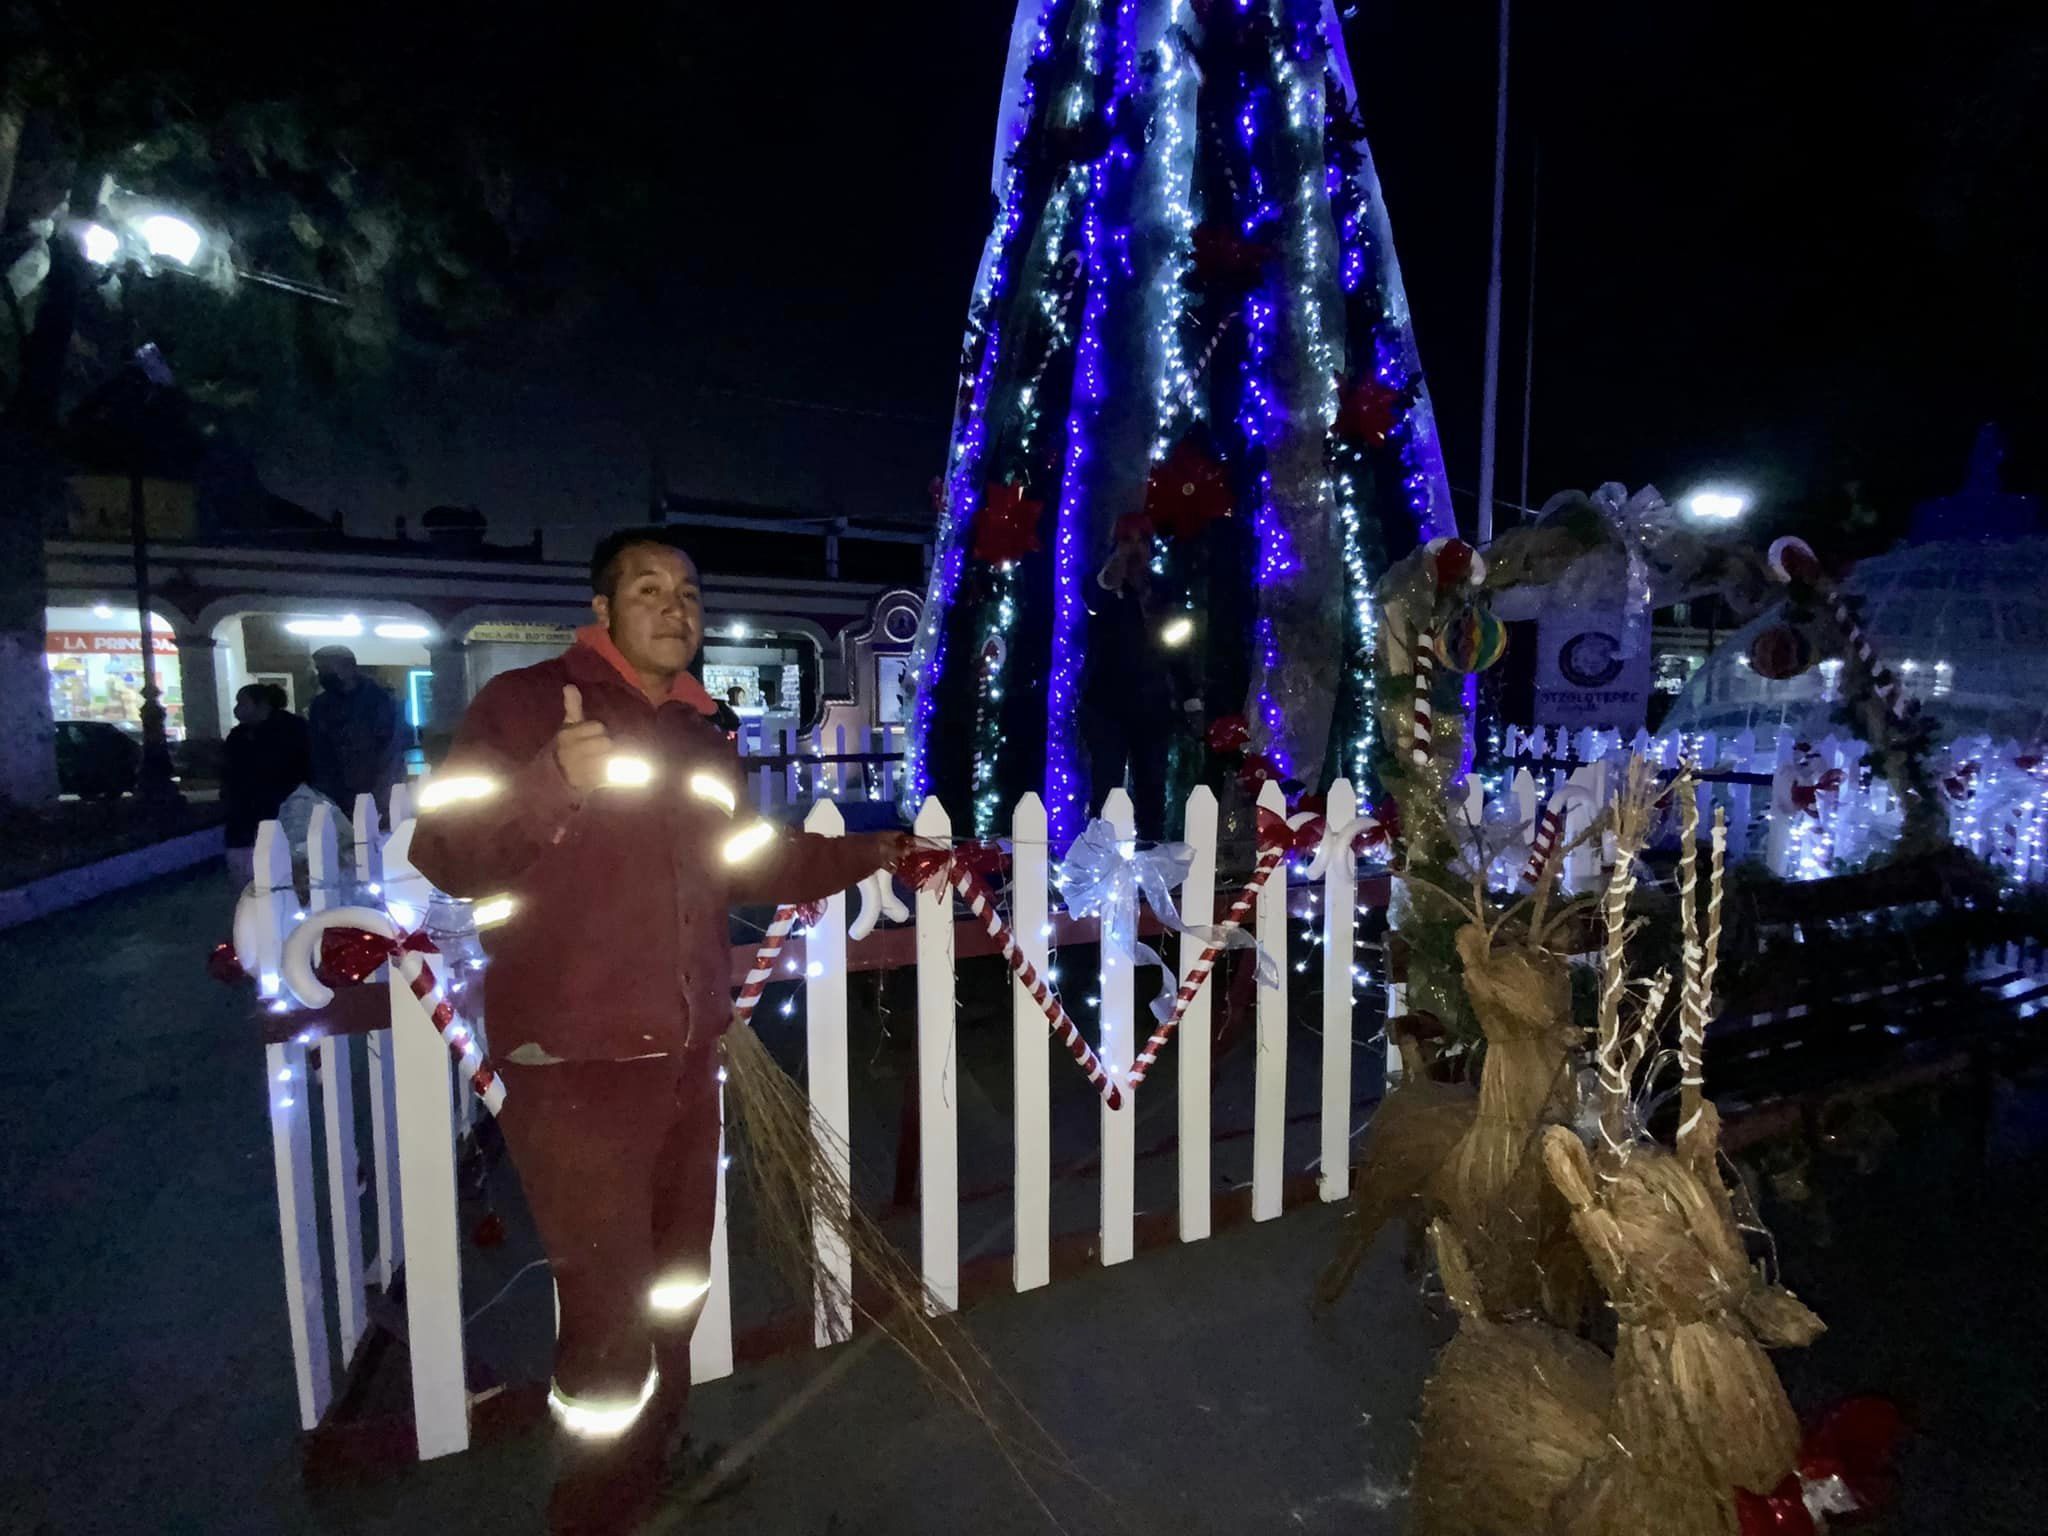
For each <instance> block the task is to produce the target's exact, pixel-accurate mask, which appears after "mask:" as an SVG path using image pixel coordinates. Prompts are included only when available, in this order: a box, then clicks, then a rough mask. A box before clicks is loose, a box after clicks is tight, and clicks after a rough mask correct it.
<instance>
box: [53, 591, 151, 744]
mask: <svg viewBox="0 0 2048 1536" xmlns="http://www.w3.org/2000/svg"><path fill="white" fill-rule="evenodd" d="M44 624H45V626H46V628H45V639H44V643H43V657H44V661H45V662H46V663H47V665H48V667H49V669H50V714H51V716H52V717H53V718H55V719H58V720H103V721H106V722H108V723H110V724H113V725H120V726H128V727H133V728H134V729H135V730H137V731H139V730H141V728H142V682H143V679H142V635H141V626H140V625H139V624H137V623H136V616H135V610H134V609H133V608H129V609H125V610H123V609H119V608H113V607H110V606H108V605H106V604H98V605H95V606H93V607H90V608H50V609H48V610H46V611H45V614H44ZM150 629H151V635H150V650H151V652H152V653H153V655H152V658H151V659H152V660H153V661H154V662H155V663H156V684H157V687H158V688H159V689H161V690H162V694H163V705H164V730H165V732H166V734H167V735H168V736H169V737H170V739H171V740H172V741H181V740H183V739H184V736H185V694H184V687H183V677H182V669H181V668H180V667H179V665H178V643H177V639H176V635H175V631H174V630H173V628H172V626H171V623H170V621H169V620H167V619H165V618H163V617H162V616H161V615H159V614H152V615H151V616H150Z"/></svg>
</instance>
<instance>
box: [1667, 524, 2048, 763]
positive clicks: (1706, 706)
mask: <svg viewBox="0 0 2048 1536" xmlns="http://www.w3.org/2000/svg"><path fill="white" fill-rule="evenodd" d="M1843 586H1844V587H1845V588H1846V589H1847V590H1848V591H1849V592H1851V593H1853V594H1855V595H1856V596H1858V597H1860V598H1862V599H1863V603H1864V608H1863V619H1864V625H1865V628H1866V629H1867V630H1868V631H1869V633H1870V636H1871V639H1872V641H1873V643H1874V644H1875V645H1876V646H1877V648H1878V650H1879V652H1880V654H1882V655H1883V656H1884V658H1885V659H1886V660H1887V661H1889V662H1891V664H1892V665H1893V666H1894V667H1895V668H1896V669H1897V670H1898V672H1899V673H1900V675H1901V676H1902V678H1903V679H1904V681H1905V683H1906V686H1907V688H1908V689H1910V690H1911V691H1912V693H1913V694H1914V695H1915V696H1916V697H1917V698H1919V699H1920V700H1921V702H1922V704H1923V705H1924V706H1925V707H1926V709H1927V711H1928V712H1929V713H1930V714H1931V715H1933V716H1934V717H1935V719H1936V721H1937V722H1938V725H1939V737H1940V739H1942V740H1944V741H1954V740H1957V739H1959V738H1962V737H1978V736H1985V737H1989V738H1991V739H1992V740H1993V741H2018V742H2022V743H2026V742H2034V741H2038V740H2041V739H2043V738H2044V737H2048V692H2044V690H2043V689H2042V686H2041V681H2042V679H2043V678H2044V677H2048V538H2041V537H2030V538H2022V539H2013V540H2009V541H2005V542H2000V543H1997V544H1985V543H1982V542H1976V541H1971V542H1967V543H1963V542H1953V541H1951V542H1943V543H1932V544H1909V545H1907V546H1905V547H1903V548H1900V549H1897V550H1894V551H1892V552H1891V553H1890V554H1885V555H1879V556H1875V557H1873V558H1872V559H1869V560H1865V561H1863V562H1861V563H1860V564H1858V565H1857V566H1856V568H1855V569H1854V570H1853V571H1851V572H1850V573H1849V575H1848V577H1847V578H1846V579H1845V581H1844V582H1843ZM1784 617H1785V615H1784V609H1783V607H1782V606H1780V607H1777V608H1773V609H1772V610H1770V611H1768V612H1766V613H1763V614H1760V615H1758V616H1757V618H1756V619H1754V620H1752V621H1751V622H1750V623H1749V624H1748V625H1747V626H1745V627H1744V628H1742V629H1740V630H1738V631H1736V632H1735V633H1734V634H1733V635H1731V636H1729V637H1728V638H1727V639H1726V640H1725V641H1723V642H1722V644H1721V645H1720V646H1719V648H1718V649H1716V651H1715V652H1714V654H1713V655H1712V656H1711V657H1709V658H1708V660H1707V662H1706V664H1705V665H1704V666H1702V667H1701V668H1700V669H1699V671H1697V672H1695V673H1694V674H1693V676H1692V679H1691V680H1690V681H1689V682H1688V683H1687V684H1686V687H1685V691H1684V692H1683V693H1682V694H1680V695H1679V698H1678V702H1677V703H1676V704H1675V705H1674V706H1673V707H1672V710H1671V714H1670V717H1669V719H1668V721H1667V722H1666V723H1667V727H1668V728H1669V729H1671V730H1675V731H1686V732H1695V731H1714V732H1716V733H1720V734H1723V735H1726V734H1729V733H1739V732H1741V731H1744V730H1755V731H1757V732H1758V733H1759V734H1762V733H1764V732H1766V731H1768V730H1770V729H1772V728H1774V727H1776V726H1779V725H1781V724H1782V725H1786V726H1789V727H1790V728H1791V729H1792V730H1793V731H1794V732H1795V733H1797V734H1799V735H1801V736H1805V737H1808V738H1818V737H1820V736H1824V735H1826V734H1827V733H1828V732H1830V731H1835V732H1837V733H1839V732H1840V731H1841V729H1842V727H1841V725H1840V724H1839V722H1838V721H1837V720H1836V718H1835V711H1836V708H1837V706H1838V705H1839V704H1840V702H1841V684H1840V678H1841V664H1840V662H1839V661H1838V660H1833V659H1828V658H1823V659H1822V661H1821V662H1820V664H1819V665H1818V666H1815V667H1813V668H1810V669H1809V670H1807V671H1805V672H1803V673H1801V674H1800V675H1798V676H1796V677H1792V678H1789V679H1787V680H1785V681H1782V682H1774V681H1772V680H1770V679H1768V678H1766V677H1763V676H1761V675H1759V674H1758V673H1757V672H1756V671H1755V670H1754V667H1753V665H1752V663H1751V661H1750V656H1751V651H1752V647H1753V645H1754V643H1755V641H1756V640H1757V638H1758V636H1760V635H1761V634H1763V632H1764V631H1766V630H1768V629H1771V628H1772V627H1774V626H1777V625H1779V624H1782V623H1783V622H1784Z"/></svg>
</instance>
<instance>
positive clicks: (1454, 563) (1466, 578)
mask: <svg viewBox="0 0 2048 1536" xmlns="http://www.w3.org/2000/svg"><path fill="white" fill-rule="evenodd" d="M1423 552H1424V553H1425V554H1426V555H1427V556H1428V557H1429V574H1430V577H1431V579H1432V580H1434V581H1435V582H1436V589H1437V591H1439V592H1450V591H1453V590H1455V589H1457V588H1459V587H1469V586H1477V585H1478V584H1479V581H1480V579H1481V578H1482V577H1483V576H1485V574H1486V562H1485V561H1483V560H1481V559H1480V558H1479V551H1478V550H1476V549H1474V548H1473V547H1472V546H1471V545H1470V544H1467V543H1466V542H1465V541H1464V540H1463V539H1450V538H1439V539H1431V540H1430V541H1429V542H1428V543H1427V544H1425V545H1424V546H1423Z"/></svg>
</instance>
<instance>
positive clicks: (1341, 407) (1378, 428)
mask: <svg viewBox="0 0 2048 1536" xmlns="http://www.w3.org/2000/svg"><path fill="white" fill-rule="evenodd" d="M1337 388H1338V396H1337V419H1336V421H1335V422H1333V423H1332V425H1333V426H1334V428H1335V429H1336V433H1337V436H1339V437H1340V438H1343V439H1344V440H1345V441H1346V442H1350V443H1363V444H1365V445H1366V446H1367V447H1370V448H1377V447H1379V446H1380V444H1382V443H1384V442H1385V441H1386V440H1387V435H1388V434H1389V433H1390V432H1392V431H1393V430H1394V423H1396V422H1397V421H1399V420H1400V419H1401V407H1402V405H1403V404H1404V403H1405V401H1404V397H1403V396H1402V393H1401V391H1400V390H1398V389H1391V388H1389V387H1388V386H1387V385H1385V384H1382V383H1381V382H1380V381H1379V380H1378V379H1376V378H1374V377H1373V376H1372V375H1371V374H1367V375H1366V376H1365V377H1364V378H1359V379H1353V380H1351V381H1350V382H1349V383H1348V384H1347V383H1345V382H1343V381H1342V380H1340V381H1339V382H1338V385H1337Z"/></svg>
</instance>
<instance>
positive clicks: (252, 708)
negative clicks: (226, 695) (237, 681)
mask: <svg viewBox="0 0 2048 1536" xmlns="http://www.w3.org/2000/svg"><path fill="white" fill-rule="evenodd" d="M269 718H270V706H269V705H268V704H267V703H265V702H264V701H263V700H262V699H259V698H257V697H256V695H255V694H253V693H250V694H237V695H236V696H235V719H236V721H238V722H239V723H240V724H242V725H260V724H261V723H262V722H263V721H265V720H268V719H269Z"/></svg>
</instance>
